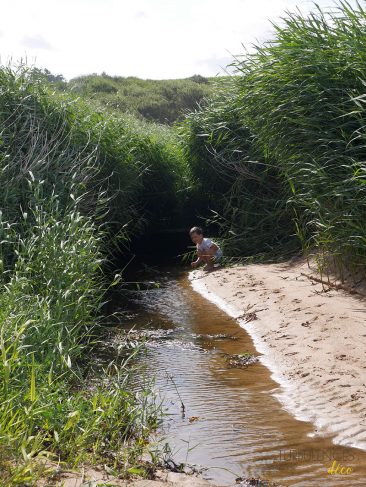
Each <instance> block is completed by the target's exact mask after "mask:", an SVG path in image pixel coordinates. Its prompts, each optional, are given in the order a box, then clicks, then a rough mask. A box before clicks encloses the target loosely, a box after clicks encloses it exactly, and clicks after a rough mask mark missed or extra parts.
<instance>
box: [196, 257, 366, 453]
mask: <svg viewBox="0 0 366 487" xmlns="http://www.w3.org/2000/svg"><path fill="white" fill-rule="evenodd" d="M304 274H306V276H305V275H304ZM307 276H310V277H311V276H312V277H316V278H319V274H317V271H316V266H315V263H314V261H312V260H311V261H310V268H309V267H308V264H307V262H306V260H305V259H292V260H291V261H289V262H286V263H280V264H248V265H245V266H237V267H231V268H221V269H217V270H215V271H213V272H212V273H209V274H207V273H205V272H204V271H202V270H196V271H193V272H191V273H190V279H191V281H192V286H193V288H194V289H195V290H196V291H198V292H199V293H201V294H202V295H204V296H205V297H206V298H208V299H209V300H210V301H213V302H215V303H216V304H217V305H218V306H219V307H220V308H222V309H223V310H225V311H226V312H227V313H228V314H230V315H231V316H232V317H233V318H235V319H237V320H238V321H239V323H240V325H241V326H242V327H243V328H245V330H246V331H247V332H248V333H249V334H250V335H251V337H252V339H253V341H254V344H255V346H256V348H257V350H258V352H259V353H260V354H262V355H261V357H260V360H261V361H262V362H263V363H264V364H265V365H266V366H267V367H268V368H269V369H270V371H271V373H272V378H273V379H274V380H275V381H276V382H277V383H279V384H280V387H279V388H278V390H277V391H276V392H275V395H276V396H277V397H278V399H279V400H280V401H281V402H282V404H283V406H284V407H285V408H286V409H287V410H288V411H290V412H291V413H292V414H294V415H295V416H296V417H297V418H298V419H301V420H305V421H310V422H312V423H314V435H323V434H327V435H328V434H329V433H332V435H334V438H333V441H334V443H336V444H341V445H346V446H353V447H356V448H361V449H363V450H366V297H365V296H362V295H361V294H362V292H363V291H362V290H361V288H360V291H359V292H360V294H357V293H355V294H351V293H350V292H348V291H345V290H344V289H339V288H338V289H337V288H334V287H328V286H325V287H323V285H322V284H321V283H318V282H316V281H314V280H312V279H309V277H307ZM331 282H336V281H335V277H334V276H331ZM223 331H224V330H223Z"/></svg>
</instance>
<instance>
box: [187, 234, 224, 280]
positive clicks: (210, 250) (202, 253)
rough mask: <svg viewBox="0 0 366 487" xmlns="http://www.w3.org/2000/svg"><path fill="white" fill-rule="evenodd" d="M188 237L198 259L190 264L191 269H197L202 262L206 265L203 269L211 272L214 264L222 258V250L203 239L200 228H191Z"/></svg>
mask: <svg viewBox="0 0 366 487" xmlns="http://www.w3.org/2000/svg"><path fill="white" fill-rule="evenodd" d="M189 235H190V237H191V240H192V242H193V243H195V244H196V248H197V254H198V259H197V260H195V261H194V262H192V264H191V266H192V267H197V266H198V265H200V264H201V263H202V262H204V263H205V264H206V265H205V267H204V269H205V270H207V271H212V269H213V268H214V263H215V262H219V261H220V259H221V258H222V250H221V249H220V247H219V246H218V245H217V244H215V243H214V242H213V241H212V240H210V239H209V238H204V237H203V231H202V228H200V227H193V228H191V229H190V231H189Z"/></svg>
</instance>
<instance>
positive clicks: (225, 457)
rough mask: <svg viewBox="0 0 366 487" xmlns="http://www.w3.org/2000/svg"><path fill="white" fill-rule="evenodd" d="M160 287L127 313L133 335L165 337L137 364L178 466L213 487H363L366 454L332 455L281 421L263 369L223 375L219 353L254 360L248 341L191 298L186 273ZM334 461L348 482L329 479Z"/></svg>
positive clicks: (165, 278)
mask: <svg viewBox="0 0 366 487" xmlns="http://www.w3.org/2000/svg"><path fill="white" fill-rule="evenodd" d="M159 280H160V283H161V286H160V287H159V288H157V289H156V288H152V289H149V290H146V291H143V292H141V293H138V294H137V295H134V298H133V299H132V301H131V302H130V307H131V310H132V311H134V312H135V313H136V315H135V316H134V319H133V323H134V324H136V325H137V327H140V328H144V329H146V328H148V329H153V330H165V332H166V331H168V334H167V336H166V337H165V338H164V339H162V340H157V341H153V342H151V343H150V344H149V345H148V352H147V355H146V357H145V358H144V360H145V361H146V367H147V371H148V373H149V374H156V377H157V379H156V388H157V389H158V390H159V394H160V395H161V396H162V397H163V398H164V403H165V406H166V409H167V413H168V415H167V416H166V419H165V421H164V426H163V432H162V433H163V436H164V438H165V439H166V441H168V442H169V444H170V446H171V448H172V451H173V458H174V460H175V461H176V462H188V463H190V464H197V465H201V466H205V467H208V470H207V471H206V472H205V474H204V476H205V477H206V478H208V479H211V480H212V481H213V483H216V484H219V485H233V484H234V483H235V478H236V477H243V478H251V477H255V478H261V479H265V480H268V481H271V482H276V483H277V484H279V485H284V486H296V487H300V486H301V487H307V486H332V487H337V486H350V487H351V486H358V485H363V486H366V452H363V451H361V450H357V449H352V448H344V447H340V446H336V445H334V444H333V443H332V441H331V438H330V437H327V438H324V437H323V438H321V437H318V436H316V432H315V431H314V427H313V426H312V425H311V424H309V423H307V422H302V421H298V420H296V419H295V418H294V417H293V416H291V415H290V414H289V413H288V412H286V411H285V410H284V409H283V408H282V407H281V404H280V403H279V402H278V400H277V399H276V398H275V397H274V396H273V393H276V392H279V386H278V384H276V383H275V382H274V381H273V380H272V379H271V377H270V373H269V371H268V369H267V368H265V367H264V366H263V365H262V364H261V363H257V364H254V365H250V366H248V367H247V368H244V369H239V368H231V367H230V365H229V364H228V362H227V358H226V356H225V354H238V353H243V352H250V353H256V351H255V348H254V346H253V343H252V340H251V338H250V337H249V336H248V334H247V333H246V332H245V331H244V330H243V329H242V328H241V327H240V326H239V325H238V324H237V323H236V322H235V321H234V320H233V319H231V318H230V317H228V316H227V315H226V314H225V313H224V312H222V311H221V310H220V309H219V308H217V307H216V306H215V305H214V304H212V303H210V302H209V301H207V300H206V299H204V298H203V297H201V296H200V295H199V294H197V293H196V292H195V291H193V289H192V288H191V286H190V283H189V281H188V278H187V273H184V272H181V271H180V272H179V271H176V272H175V271H173V272H165V273H163V274H162V276H161V277H160V278H159ZM217 334H225V335H228V337H226V338H219V337H215V335H217ZM181 401H183V403H184V405H185V415H184V417H182V410H181ZM192 417H196V418H198V419H195V420H193V421H192V419H191V422H190V418H192ZM314 433H315V435H314ZM334 461H336V462H337V463H340V464H341V465H342V466H346V467H350V468H351V469H352V473H351V474H349V475H340V474H334V475H331V474H329V473H328V469H329V468H330V467H331V466H332V464H333V462H334ZM261 485H268V484H266V483H264V484H261Z"/></svg>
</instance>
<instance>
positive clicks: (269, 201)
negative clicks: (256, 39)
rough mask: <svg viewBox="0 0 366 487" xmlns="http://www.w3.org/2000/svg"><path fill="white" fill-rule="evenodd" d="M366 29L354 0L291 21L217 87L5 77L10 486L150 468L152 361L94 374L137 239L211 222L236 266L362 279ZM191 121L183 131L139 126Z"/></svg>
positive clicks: (0, 143)
mask: <svg viewBox="0 0 366 487" xmlns="http://www.w3.org/2000/svg"><path fill="white" fill-rule="evenodd" d="M365 25H366V12H365V11H364V10H363V9H362V8H361V7H360V6H359V7H358V8H357V9H352V8H351V7H350V6H349V5H348V4H347V3H345V2H342V3H341V4H340V6H339V8H337V9H335V10H333V11H332V12H329V13H324V12H322V11H320V10H318V11H316V13H314V14H311V15H310V16H309V17H304V16H302V15H301V14H300V13H296V14H288V15H287V16H286V17H285V18H284V19H283V23H282V24H281V26H276V36H275V38H274V39H273V40H272V41H271V42H268V43H266V44H264V45H263V46H260V47H257V48H256V50H255V51H254V52H253V53H251V54H247V55H246V56H245V57H244V58H243V59H242V60H236V61H235V62H234V63H233V66H234V67H236V70H237V73H236V76H233V77H231V78H226V79H217V80H216V82H215V83H212V82H211V81H210V82H209V83H207V80H206V79H204V78H201V77H198V76H195V77H192V79H187V80H175V81H174V80H171V81H164V82H160V81H151V80H147V81H142V80H138V79H137V78H119V77H111V76H107V75H104V74H103V75H102V76H96V75H91V76H86V77H83V78H78V79H75V80H72V81H70V83H66V82H65V81H64V80H63V79H62V76H60V75H58V76H56V77H55V76H52V75H51V74H50V73H45V72H41V71H39V70H28V69H25V68H20V69H19V70H17V71H14V70H11V69H8V68H1V69H0V93H1V96H0V124H1V131H0V168H1V172H0V182H1V187H2V192H1V194H0V208H1V213H0V232H1V239H0V264H1V267H2V274H1V283H0V347H1V357H0V377H1V387H0V451H1V454H0V468H1V471H2V474H1V475H2V479H5V480H4V481H5V482H6V485H9V486H11V485H24V484H26V483H27V482H28V483H29V484H32V482H33V483H34V481H35V479H36V478H37V475H38V474H41V472H38V470H39V467H37V465H39V462H38V460H39V458H40V457H47V458H50V459H60V460H61V461H65V462H68V463H69V464H71V465H78V464H80V463H81V462H90V463H95V462H100V461H102V462H103V463H104V464H107V465H108V466H110V467H111V468H115V469H117V470H118V471H119V472H120V473H122V474H123V475H125V476H128V475H129V474H131V473H133V472H137V471H139V472H143V470H141V469H142V467H141V462H140V459H141V455H142V454H143V452H144V451H145V450H146V448H149V447H148V445H147V443H148V438H149V434H150V433H151V431H152V430H153V429H154V428H155V427H156V425H157V424H158V422H159V417H160V411H159V408H158V406H157V405H156V404H155V402H154V397H153V394H152V391H151V390H150V389H149V387H148V386H147V387H146V389H145V390H142V391H140V392H139V393H137V392H136V391H134V389H133V388H132V387H131V386H130V379H131V374H133V371H134V368H135V367H136V363H135V362H138V361H134V360H132V358H134V357H135V356H137V355H138V353H139V348H137V349H133V350H132V351H130V354H127V359H123V360H122V359H120V358H118V355H116V358H115V360H116V361H118V362H113V361H112V362H111V363H110V364H109V365H106V366H105V367H104V368H103V367H99V369H98V371H97V372H96V371H95V368H94V367H93V366H92V363H90V362H92V361H89V362H88V360H87V357H88V356H92V357H93V356H95V355H93V354H96V353H97V349H98V347H100V345H101V343H102V342H103V341H104V339H105V337H106V333H107V330H106V329H105V327H103V326H102V307H103V302H104V300H105V296H106V292H107V291H108V289H109V288H110V287H111V286H112V285H116V284H117V282H118V280H119V276H118V275H117V276H116V277H115V278H112V277H111V270H112V269H113V265H112V264H113V259H114V257H115V255H117V254H119V255H120V254H121V252H122V253H123V252H124V251H125V249H126V248H128V246H129V245H130V242H131V239H132V238H138V237H139V236H142V235H144V234H145V235H146V232H148V231H149V229H151V228H154V230H155V231H159V230H164V229H167V228H168V229H169V228H172V227H173V228H177V226H179V225H180V226H182V225H184V226H187V227H188V225H189V224H190V223H192V224H193V223H196V221H195V219H196V218H198V217H199V216H201V217H202V218H204V219H206V223H207V225H208V226H209V227H211V228H212V229H214V230H215V229H216V230H217V231H218V233H219V235H220V237H221V239H222V244H223V247H224V251H225V254H226V255H227V256H229V257H230V256H231V257H233V258H246V259H254V258H255V259H262V260H265V259H267V260H268V259H279V258H280V257H284V256H288V255H290V254H291V253H294V252H299V251H301V250H302V251H303V252H305V253H307V252H308V251H309V250H310V249H311V250H315V251H317V252H318V253H319V254H320V255H322V256H323V257H326V256H332V257H333V258H334V259H335V260H336V261H337V262H338V263H339V264H341V263H342V262H345V261H346V262H347V264H348V265H350V264H351V265H353V266H362V267H363V268H364V259H365V256H366V226H365V223H364V222H365V218H364V216H365V214H366V194H365V187H366V186H365V181H366V176H365V157H366V151H365V147H366V145H365V137H366V136H365V126H366V121H365V118H366V117H365V100H366V96H365V85H366V51H365V49H364V45H365V44H366V29H365ZM208 95H209V96H208ZM197 101H200V103H201V106H200V108H199V109H196V110H193V111H192V109H194V108H195V107H196V103H197ZM188 108H190V109H191V112H190V113H189V115H188V116H187V118H186V119H185V120H184V121H181V122H180V124H174V127H173V128H172V127H169V126H167V125H165V126H164V125H161V124H159V125H158V124H154V123H151V122H148V121H146V120H142V118H145V119H150V120H158V121H160V122H164V123H165V122H168V123H172V122H173V121H175V120H177V119H178V118H180V117H181V116H182V110H184V109H188ZM126 112H129V113H126ZM136 115H137V116H136ZM147 240H148V239H147ZM100 369H102V370H100ZM37 459H38V460H37ZM101 459H102V460H101ZM37 469H38V470H37Z"/></svg>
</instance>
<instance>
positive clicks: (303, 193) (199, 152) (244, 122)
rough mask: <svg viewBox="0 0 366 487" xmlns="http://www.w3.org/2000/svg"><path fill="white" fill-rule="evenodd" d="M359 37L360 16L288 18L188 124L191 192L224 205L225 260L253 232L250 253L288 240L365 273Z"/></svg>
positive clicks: (365, 33)
mask: <svg viewBox="0 0 366 487" xmlns="http://www.w3.org/2000/svg"><path fill="white" fill-rule="evenodd" d="M365 26H366V11H365V10H364V8H363V7H362V6H361V5H360V4H357V6H356V7H351V5H350V4H348V3H347V2H339V3H338V4H337V6H334V7H333V8H331V9H327V10H326V11H322V10H321V9H320V8H314V12H313V13H311V14H309V15H303V14H302V13H301V12H300V11H299V10H298V11H296V12H295V13H289V12H288V13H286V15H285V16H284V17H283V19H282V20H281V22H279V23H278V25H275V26H274V27H275V34H274V37H273V39H272V40H271V41H268V42H266V43H264V44H263V45H259V46H256V47H255V49H254V51H253V52H252V53H246V54H245V55H244V56H242V57H240V58H237V59H235V60H234V61H233V63H232V66H233V67H234V68H235V69H236V73H235V76H233V77H232V84H233V88H232V89H230V90H227V89H226V88H225V87H223V91H224V94H222V95H221V96H220V97H219V99H218V100H215V99H213V100H212V101H211V102H210V103H209V105H208V106H207V107H205V108H203V109H202V110H201V111H200V112H198V113H195V114H191V115H190V117H189V121H188V126H189V129H188V130H190V136H189V137H188V146H189V148H190V151H191V154H192V156H193V158H194V161H195V162H194V163H193V164H194V165H198V168H199V171H201V173H202V174H199V175H198V177H199V180H200V182H201V184H204V183H202V181H204V180H207V181H208V184H209V185H210V184H211V180H212V179H213V180H214V183H213V187H215V188H220V185H222V189H223V193H224V195H225V196H224V199H225V200H226V201H227V206H225V205H222V204H219V205H218V210H217V211H218V212H219V214H220V218H221V220H223V221H224V225H223V226H221V229H222V234H223V236H224V237H225V238H226V239H227V240H228V241H229V242H232V244H231V245H230V247H229V248H228V249H229V250H230V251H231V249H233V252H239V253H242V254H244V255H245V254H246V253H247V251H248V249H247V247H246V246H245V243H244V241H245V240H246V239H249V241H251V240H252V237H253V232H254V233H256V234H257V235H256V237H257V241H256V242H253V244H254V247H257V249H258V250H261V249H263V247H266V246H267V244H268V246H269V247H272V245H273V244H272V243H273V239H274V238H275V237H276V235H279V236H280V237H281V238H280V242H282V245H284V246H286V245H287V243H290V242H293V239H292V236H291V235H292V234H294V233H296V235H297V237H298V242H299V244H300V245H301V246H302V249H303V251H304V252H306V253H307V252H309V251H310V250H311V249H312V250H315V251H316V252H317V253H318V254H319V255H323V256H327V255H328V256H333V257H334V258H335V260H337V261H338V262H339V263H341V262H342V261H347V263H348V265H351V266H356V267H358V266H364V258H365V251H366V245H365V243H366V233H365V231H366V227H365V224H364V220H365V218H364V216H365V201H366V199H365V196H366V195H365V184H364V183H365V164H364V161H365V155H366V153H365V129H364V127H365V109H364V108H365V85H366V62H365V61H366V59H365V56H366V51H365V49H364V45H365V42H366V27H365ZM225 105H227V107H225ZM232 121H234V127H232V125H230V124H231V123H232ZM235 160H237V161H240V162H239V163H237V164H235V163H234V164H233V161H234V162H235ZM197 161H198V162H197ZM249 161H255V163H254V162H249ZM219 163H220V164H219ZM222 167H225V171H224V172H223V171H222ZM244 167H245V168H246V169H248V172H247V174H243V168H244ZM255 168H256V169H255ZM193 169H194V171H195V173H196V174H197V170H195V168H193ZM226 169H227V170H226ZM246 169H245V170H246ZM253 173H254V174H257V175H258V176H259V179H260V181H261V182H260V184H259V185H257V182H256V183H255V184H254V180H255V178H253ZM228 177H229V179H228ZM230 177H231V180H232V181H234V182H233V183H230ZM249 188H252V191H251V190H250V189H249ZM248 189H249V192H248ZM215 194H217V199H218V200H219V201H221V200H220V195H219V191H217V193H215ZM246 195H249V197H248V198H247V197H246ZM238 198H239V199H238ZM238 201H241V203H240V204H238ZM282 218H283V219H284V220H287V223H286V221H284V220H282V222H281V219H282ZM255 220H257V224H255V225H253V224H252V223H251V222H254V223H255ZM277 221H278V222H281V223H279V224H277ZM262 222H263V223H264V227H261V225H262ZM271 226H272V227H273V229H272V230H271ZM236 228H239V231H238V230H236ZM266 229H267V231H266ZM232 232H233V233H232ZM261 239H262V241H261ZM254 247H253V246H252V251H254V252H255V249H254V250H253V248H254ZM280 247H281V245H280ZM236 248H237V250H235V249H236ZM277 250H279V248H277Z"/></svg>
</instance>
